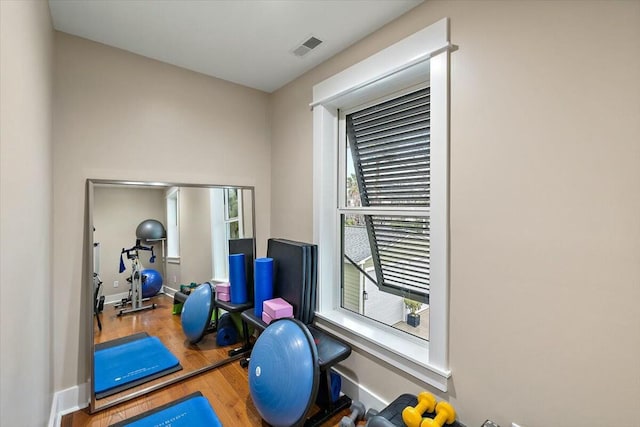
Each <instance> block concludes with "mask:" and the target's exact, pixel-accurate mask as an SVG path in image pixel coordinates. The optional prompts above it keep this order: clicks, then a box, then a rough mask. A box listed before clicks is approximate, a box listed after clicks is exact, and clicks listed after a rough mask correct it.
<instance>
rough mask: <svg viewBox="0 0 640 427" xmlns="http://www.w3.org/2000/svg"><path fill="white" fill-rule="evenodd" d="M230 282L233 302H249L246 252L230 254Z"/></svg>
mask: <svg viewBox="0 0 640 427" xmlns="http://www.w3.org/2000/svg"><path fill="white" fill-rule="evenodd" d="M229 283H230V284H231V286H230V288H231V289H230V293H231V304H245V303H246V302H247V274H246V271H245V267H244V254H231V255H229Z"/></svg>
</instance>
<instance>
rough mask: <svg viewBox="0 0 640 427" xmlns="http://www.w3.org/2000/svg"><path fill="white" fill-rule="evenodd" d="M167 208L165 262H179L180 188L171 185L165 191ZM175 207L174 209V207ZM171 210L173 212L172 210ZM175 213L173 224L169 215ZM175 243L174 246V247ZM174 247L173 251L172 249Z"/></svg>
mask: <svg viewBox="0 0 640 427" xmlns="http://www.w3.org/2000/svg"><path fill="white" fill-rule="evenodd" d="M165 199H166V208H167V262H169V263H172V264H179V263H180V189H179V188H178V187H172V188H170V189H169V190H167V192H166V196H165ZM174 208H175V209H174ZM172 211H173V212H172ZM172 214H173V215H175V218H176V221H175V225H173V224H171V221H170V219H171V217H172V216H173V215H172ZM174 244H175V247H174ZM174 249H175V251H174Z"/></svg>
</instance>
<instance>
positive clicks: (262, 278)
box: [253, 258, 273, 317]
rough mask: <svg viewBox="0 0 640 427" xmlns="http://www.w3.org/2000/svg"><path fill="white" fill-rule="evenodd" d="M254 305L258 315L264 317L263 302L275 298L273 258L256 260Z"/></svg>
mask: <svg viewBox="0 0 640 427" xmlns="http://www.w3.org/2000/svg"><path fill="white" fill-rule="evenodd" d="M253 295H254V306H253V310H254V313H255V315H256V317H262V303H264V302H265V301H267V300H270V299H271V298H273V258H258V259H256V262H255V284H254V291H253Z"/></svg>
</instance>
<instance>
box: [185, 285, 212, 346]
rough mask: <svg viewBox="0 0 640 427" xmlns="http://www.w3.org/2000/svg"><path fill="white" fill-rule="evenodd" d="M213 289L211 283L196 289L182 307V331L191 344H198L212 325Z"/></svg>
mask: <svg viewBox="0 0 640 427" xmlns="http://www.w3.org/2000/svg"><path fill="white" fill-rule="evenodd" d="M212 296H213V289H212V286H211V284H210V283H203V284H202V285H200V286H198V287H197V288H195V289H194V290H193V291H191V293H190V294H189V296H188V297H187V300H186V301H185V302H184V305H183V306H182V314H181V316H180V320H181V322H182V331H183V332H184V334H185V335H186V337H187V339H188V340H189V342H191V343H192V344H195V343H197V342H198V341H200V340H201V339H202V337H203V336H204V333H205V332H206V331H207V328H208V327H209V324H210V323H211V314H212V312H213V304H212V300H213V298H212Z"/></svg>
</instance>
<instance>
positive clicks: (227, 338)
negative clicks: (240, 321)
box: [216, 313, 238, 347]
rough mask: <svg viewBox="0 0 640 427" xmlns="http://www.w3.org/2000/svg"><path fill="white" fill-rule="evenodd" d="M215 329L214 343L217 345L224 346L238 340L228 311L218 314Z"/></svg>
mask: <svg viewBox="0 0 640 427" xmlns="http://www.w3.org/2000/svg"><path fill="white" fill-rule="evenodd" d="M217 329H218V333H217V335H216V344H218V345H219V346H221V347H224V346H227V345H231V344H235V343H237V342H238V330H237V329H236V325H235V323H233V320H232V319H231V315H230V314H229V313H225V314H223V315H222V316H220V319H218V328H217Z"/></svg>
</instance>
